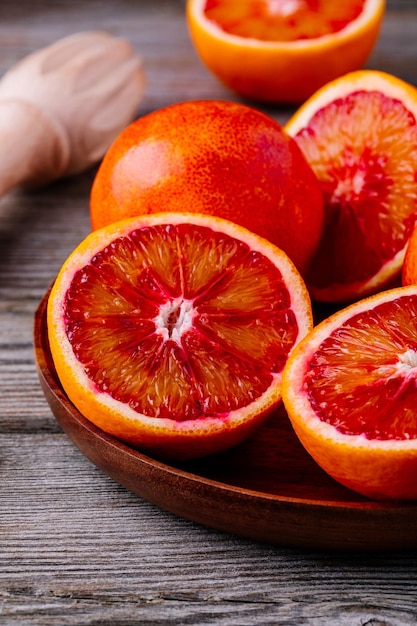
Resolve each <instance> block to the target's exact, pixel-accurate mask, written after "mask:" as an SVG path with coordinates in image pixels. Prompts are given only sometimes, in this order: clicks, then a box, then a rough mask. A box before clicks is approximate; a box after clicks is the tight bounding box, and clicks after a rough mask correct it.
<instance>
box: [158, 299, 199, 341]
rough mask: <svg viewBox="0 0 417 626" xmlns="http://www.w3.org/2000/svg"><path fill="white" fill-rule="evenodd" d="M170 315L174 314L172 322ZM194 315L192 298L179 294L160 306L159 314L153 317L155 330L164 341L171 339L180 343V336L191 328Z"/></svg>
mask: <svg viewBox="0 0 417 626" xmlns="http://www.w3.org/2000/svg"><path fill="white" fill-rule="evenodd" d="M172 316H175V321H174V322H171V317H172ZM194 317H195V310H194V306H193V302H192V300H186V299H184V298H182V297H181V296H180V297H179V298H176V299H175V300H170V301H168V302H166V303H165V304H162V305H161V306H160V309H159V314H158V315H157V316H156V317H155V319H154V322H155V326H156V332H157V333H158V334H160V335H162V337H163V339H164V340H165V341H167V340H168V339H172V340H173V341H175V342H176V343H178V344H180V340H181V336H182V335H183V334H184V333H185V332H187V331H188V330H190V329H191V328H192V325H193V318H194Z"/></svg>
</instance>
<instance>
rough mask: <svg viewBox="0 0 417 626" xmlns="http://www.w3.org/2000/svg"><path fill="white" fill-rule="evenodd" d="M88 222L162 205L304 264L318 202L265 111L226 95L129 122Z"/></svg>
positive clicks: (103, 173)
mask: <svg viewBox="0 0 417 626" xmlns="http://www.w3.org/2000/svg"><path fill="white" fill-rule="evenodd" d="M90 206H91V222H92V226H93V229H95V228H99V227H101V226H105V225H107V224H109V223H111V222H115V221H118V220H120V219H123V218H126V217H131V216H135V215H141V214H144V213H156V212H160V211H187V212H193V213H194V212H196V213H207V214H211V215H217V216H219V217H222V218H226V219H229V220H231V221H233V222H236V223H238V224H240V225H241V226H244V227H245V228H248V229H249V230H252V231H253V232H255V233H257V234H258V235H261V236H262V237H265V238H267V239H269V240H270V241H271V242H272V243H274V244H275V245H277V246H279V247H281V248H282V249H283V250H284V251H285V252H286V253H287V254H288V255H289V256H290V258H291V259H292V260H293V262H294V263H295V265H296V266H297V268H298V269H299V270H300V271H303V270H304V269H305V268H306V266H307V264H308V262H309V261H310V259H311V257H312V254H313V253H314V251H315V249H316V247H317V244H318V241H319V239H320V235H321V231H322V226H323V199H322V195H321V189H320V186H319V184H318V181H317V179H316V177H315V175H314V174H313V172H312V170H311V167H310V166H309V165H308V163H307V162H306V160H305V158H304V156H303V155H302V153H301V150H300V149H299V147H298V146H297V144H296V142H295V141H294V140H293V139H292V138H290V137H289V136H288V135H287V134H286V133H285V132H284V131H283V130H282V128H281V126H280V125H279V124H278V123H277V122H276V121H274V120H273V119H272V118H271V117H269V116H267V115H265V114H263V113H261V112H259V111H257V110H255V109H253V108H250V107H246V106H243V105H241V104H236V103H232V102H219V101H194V102H184V103H180V104H175V105H172V106H169V107H166V108H164V109H160V110H157V111H155V112H153V113H151V114H149V115H146V116H144V117H142V118H140V119H139V120H137V121H136V122H134V123H133V124H131V125H130V126H128V127H127V128H126V129H125V130H124V131H123V132H122V133H121V135H120V136H119V137H118V138H117V139H116V141H115V142H114V143H113V145H112V146H111V147H110V149H109V151H108V152H107V154H106V156H105V158H104V160H103V162H102V164H101V167H100V168H99V170H98V172H97V175H96V177H95V180H94V183H93V187H92V192H91V203H90Z"/></svg>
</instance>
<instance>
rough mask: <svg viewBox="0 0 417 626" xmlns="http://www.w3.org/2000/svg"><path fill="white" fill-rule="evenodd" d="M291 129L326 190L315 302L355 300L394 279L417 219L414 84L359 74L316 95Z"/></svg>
mask: <svg viewBox="0 0 417 626" xmlns="http://www.w3.org/2000/svg"><path fill="white" fill-rule="evenodd" d="M286 130H287V132H289V133H290V134H291V135H292V136H293V137H294V138H295V139H296V141H297V142H298V144H299V146H300V147H301V149H302V150H303V152H304V154H305V156H306V158H307V160H308V161H309V163H310V165H311V166H312V168H313V169H314V171H315V173H316V175H317V177H318V179H319V181H320V183H321V185H322V189H323V195H324V203H325V224H324V229H323V235H322V239H321V241H320V244H319V247H318V249H317V253H316V255H315V257H314V259H313V262H312V263H311V265H310V268H309V271H308V273H307V274H306V281H307V285H308V287H309V290H310V293H311V295H312V297H313V299H315V300H322V301H330V302H343V301H348V300H355V299H358V298H359V297H361V296H364V295H368V294H370V293H373V292H377V291H378V290H380V289H383V288H386V287H387V286H389V285H392V284H395V281H397V280H398V279H399V278H400V273H401V267H402V264H403V261H404V254H405V249H406V245H407V241H408V239H409V237H410V235H411V232H412V230H413V227H414V224H415V222H416V219H417V177H416V172H417V90H416V89H415V87H413V86H412V85H409V84H408V83H406V82H404V81H402V80H400V79H398V78H396V77H394V76H390V75H389V74H385V73H382V72H376V71H371V70H363V71H359V72H353V73H352V74H347V75H346V76H343V77H341V78H339V79H337V80H336V81H334V82H332V83H330V84H329V85H326V86H325V87H323V89H321V90H319V91H318V92H317V93H316V94H315V95H314V96H312V98H310V100H308V101H307V102H306V103H305V104H304V105H302V106H301V107H300V109H299V110H298V111H297V112H296V113H295V115H294V116H293V117H292V118H291V120H290V121H289V122H288V124H287V126H286ZM398 282H399V281H398Z"/></svg>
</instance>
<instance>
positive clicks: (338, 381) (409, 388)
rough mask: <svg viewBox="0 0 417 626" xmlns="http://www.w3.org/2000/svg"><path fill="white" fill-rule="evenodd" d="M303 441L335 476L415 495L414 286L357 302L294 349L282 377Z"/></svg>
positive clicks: (367, 488)
mask: <svg viewBox="0 0 417 626" xmlns="http://www.w3.org/2000/svg"><path fill="white" fill-rule="evenodd" d="M282 394H283V400H284V405H285V407H286V410H287V412H288V415H289V417H290V419H291V422H292V424H293V427H294V430H295V432H296V434H297V435H298V437H299V439H300V441H301V442H302V444H303V445H304V447H305V448H306V450H307V451H308V452H309V453H310V455H311V456H312V457H313V458H314V459H315V460H316V461H317V463H318V464H319V465H320V466H321V467H322V468H323V469H324V470H325V471H326V472H328V473H329V474H330V475H331V476H333V478H335V479H336V480H338V481H339V482H340V483H342V484H344V485H345V486H347V487H349V488H351V489H353V490H355V491H357V492H359V493H361V494H363V495H366V496H369V497H372V498H376V499H408V500H411V499H417V419H416V406H417V286H412V287H399V288H396V289H392V290H388V291H385V292H381V293H379V294H377V295H374V296H369V297H368V298H366V299H364V300H362V301H360V302H356V303H355V304H352V305H350V306H349V307H347V308H345V309H343V310H342V311H339V312H338V313H335V314H334V315H332V316H331V317H329V318H327V319H326V320H325V321H323V322H321V323H320V324H319V325H317V326H316V327H315V329H314V330H313V331H312V332H311V333H309V334H308V335H307V337H305V339H304V340H302V341H301V342H300V343H299V344H298V346H297V347H296V348H295V349H294V351H293V353H292V354H291V356H290V357H289V359H288V361H287V365H286V366H285V369H284V374H283V380H282Z"/></svg>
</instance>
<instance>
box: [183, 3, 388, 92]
mask: <svg viewBox="0 0 417 626" xmlns="http://www.w3.org/2000/svg"><path fill="white" fill-rule="evenodd" d="M384 11H385V1H384V0H343V2H341V1H340V0H245V1H244V2H236V0H188V2H187V22H188V26H189V30H190V34H191V38H192V41H193V43H194V45H195V48H196V51H197V53H198V54H199V56H200V58H201V60H202V61H203V62H204V64H205V65H206V66H207V67H208V68H209V69H210V70H211V71H212V72H213V73H214V74H215V75H216V76H217V77H218V78H219V79H220V80H221V81H222V82H223V83H224V84H225V85H227V86H228V87H230V88H231V89H232V90H234V91H235V92H237V93H239V94H241V95H243V96H246V97H248V98H253V99H256V100H259V101H269V102H293V103H294V102H301V101H303V100H305V99H306V98H308V97H309V96H311V95H312V94H313V93H314V92H315V91H316V90H317V89H319V88H320V87H322V86H323V85H324V84H326V83H327V82H329V81H330V80H333V79H335V78H337V77H338V76H341V75H342V74H345V73H347V72H351V71H353V70H357V69H359V68H361V67H362V66H363V65H364V63H365V61H366V60H367V58H368V57H369V55H370V53H371V51H372V49H373V47H374V45H375V42H376V40H377V38H378V34H379V30H380V26H381V22H382V19H383V15H384Z"/></svg>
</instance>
